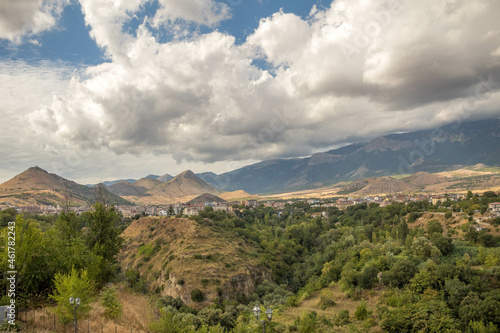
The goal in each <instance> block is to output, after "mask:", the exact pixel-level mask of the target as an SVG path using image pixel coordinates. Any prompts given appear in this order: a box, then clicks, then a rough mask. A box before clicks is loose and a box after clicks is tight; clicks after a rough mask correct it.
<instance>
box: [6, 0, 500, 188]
mask: <svg viewBox="0 0 500 333" xmlns="http://www.w3.org/2000/svg"><path fill="white" fill-rule="evenodd" d="M498 12H500V2H498V1H496V0H484V1H482V2H470V1H469V2H466V1H451V0H422V1H418V2H416V1H410V0H383V1H377V2H370V1H365V0H337V1H335V2H332V1H329V0H317V1H298V0H296V1H286V0H151V1H146V0H121V1H102V0H23V1H22V2H20V1H16V0H9V1H2V2H0V99H1V100H2V103H1V104H0V118H1V119H2V122H0V142H1V144H0V156H2V159H1V160H0V182H1V181H5V180H7V179H9V178H11V177H13V176H15V175H16V174H18V173H20V172H22V171H23V170H25V169H27V168H28V167H30V166H33V165H39V166H41V167H42V168H44V169H46V170H48V171H50V172H54V173H57V174H60V175H62V176H64V177H66V178H70V179H74V180H77V181H79V182H82V183H92V182H97V181H102V180H110V179H117V178H140V177H143V176H145V175H148V174H160V175H161V174H165V173H169V174H172V175H175V174H177V173H180V172H182V171H184V170H186V169H191V170H193V171H195V172H205V171H213V172H216V173H224V172H228V171H231V170H234V169H236V168H238V167H241V166H244V165H247V164H249V163H254V162H257V161H262V160H269V159H274V158H293V157H301V156H308V155H310V154H313V153H315V152H320V151H327V150H329V149H331V148H334V147H339V146H342V145H346V144H349V143H352V142H357V141H367V140H371V139H373V138H375V137H377V136H380V135H386V134H389V133H395V132H404V131H413V130H420V129H431V128H437V127H440V126H443V125H445V124H448V123H451V122H454V121H465V120H475V119H484V118H497V117H499V115H500V113H499V110H500V83H498V82H500V23H499V21H498V17H497V16H498V15H497V13H498ZM13 129H14V130H13Z"/></svg>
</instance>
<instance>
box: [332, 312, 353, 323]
mask: <svg viewBox="0 0 500 333" xmlns="http://www.w3.org/2000/svg"><path fill="white" fill-rule="evenodd" d="M334 322H335V325H337V326H343V325H347V324H349V322H350V318H349V310H342V311H340V312H339V314H338V315H337V317H335V320H334Z"/></svg>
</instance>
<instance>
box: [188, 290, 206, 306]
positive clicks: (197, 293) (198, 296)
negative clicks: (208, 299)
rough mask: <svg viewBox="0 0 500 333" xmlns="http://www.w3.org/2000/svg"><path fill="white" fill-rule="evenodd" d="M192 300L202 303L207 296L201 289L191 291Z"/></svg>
mask: <svg viewBox="0 0 500 333" xmlns="http://www.w3.org/2000/svg"><path fill="white" fill-rule="evenodd" d="M191 300H192V301H193V302H198V303H201V302H203V301H204V300H205V294H204V293H203V292H202V291H201V290H200V289H193V290H191Z"/></svg>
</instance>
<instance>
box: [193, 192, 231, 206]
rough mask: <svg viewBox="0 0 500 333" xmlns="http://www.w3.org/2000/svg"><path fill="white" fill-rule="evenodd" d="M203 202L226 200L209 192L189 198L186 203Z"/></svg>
mask: <svg viewBox="0 0 500 333" xmlns="http://www.w3.org/2000/svg"><path fill="white" fill-rule="evenodd" d="M204 202H226V200H224V199H221V198H220V197H218V196H215V195H213V194H210V193H203V194H202V195H199V196H197V197H196V198H194V199H191V200H189V201H188V202H187V203H189V204H196V203H204Z"/></svg>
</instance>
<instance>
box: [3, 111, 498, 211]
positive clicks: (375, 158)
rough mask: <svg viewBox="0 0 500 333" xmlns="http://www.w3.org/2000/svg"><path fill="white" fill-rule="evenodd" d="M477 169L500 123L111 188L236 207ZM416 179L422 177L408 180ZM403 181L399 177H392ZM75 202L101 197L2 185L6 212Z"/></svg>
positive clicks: (398, 188)
mask: <svg viewBox="0 0 500 333" xmlns="http://www.w3.org/2000/svg"><path fill="white" fill-rule="evenodd" d="M473 165H475V166H476V167H477V166H481V167H482V168H484V167H486V166H500V120H498V119H493V120H491V119H490V120H486V121H475V122H468V123H462V124H460V125H458V126H457V125H456V124H452V125H448V126H444V127H442V128H439V129H436V130H426V131H418V132H411V133H403V134H391V135H387V136H382V137H379V138H376V139H374V140H372V141H370V142H367V143H356V144H352V145H349V146H346V147H342V148H339V149H334V150H330V151H327V152H323V153H316V154H313V155H312V156H310V157H307V158H292V159H276V160H270V161H263V162H260V163H256V164H252V165H248V166H245V167H243V168H240V169H237V170H234V171H231V172H227V173H223V174H220V175H217V174H215V173H213V172H204V173H199V174H194V173H193V172H191V171H189V170H187V171H184V172H182V173H180V174H179V175H177V176H176V177H172V176H171V175H169V174H165V175H163V176H157V175H148V176H146V177H144V178H141V179H139V180H134V179H125V180H118V181H111V182H105V183H104V184H109V185H108V186H107V187H106V189H107V190H108V191H109V193H108V194H109V197H110V199H111V201H112V202H113V203H115V204H129V203H136V204H165V203H175V202H187V201H189V200H191V199H193V198H195V197H197V196H199V195H202V194H205V193H208V194H211V195H215V196H219V197H220V198H223V199H224V200H228V201H231V200H238V199H240V198H250V197H251V194H256V193H260V194H262V193H264V194H272V193H284V192H294V191H301V190H315V189H318V190H321V189H322V188H325V186H330V185H333V184H338V185H336V186H338V187H339V191H338V192H335V193H338V194H349V193H355V194H357V195H358V194H359V195H364V194H368V193H394V192H405V191H415V190H418V189H419V188H420V189H423V187H422V186H423V185H426V186H427V185H432V184H437V183H443V182H449V181H450V178H449V177H448V178H447V177H444V178H443V176H433V175H430V174H429V173H437V172H445V171H448V170H456V169H460V168H464V167H465V166H473ZM411 174H415V175H413V176H412V177H410V178H406V179H403V178H404V177H405V176H409V175H411ZM395 175H398V176H399V177H392V178H388V177H387V176H395ZM453 177H454V176H452V177H451V178H453ZM488 177H490V178H489V179H487V182H488V185H491V184H493V185H494V184H496V182H497V178H495V177H496V176H488ZM394 178H399V179H400V180H396V179H394ZM367 179H368V180H367ZM472 185H473V184H469V183H468V182H462V183H460V184H459V183H457V184H447V185H446V186H447V187H445V188H446V189H447V188H449V189H454V188H457V189H458V188H470V187H471V186H472ZM450 186H451V187H450ZM435 188H436V189H437V188H438V187H435ZM249 193H251V194H249ZM68 197H71V200H72V202H73V203H74V204H84V203H85V204H88V203H89V202H91V201H92V199H93V198H94V190H93V189H92V188H91V187H89V186H84V185H79V184H77V183H75V182H73V181H70V180H67V179H64V178H62V177H60V176H58V175H55V174H50V173H48V172H47V171H45V170H43V169H41V168H39V167H33V168H29V169H28V170H26V171H24V172H22V173H21V174H19V175H17V176H15V177H14V178H12V179H11V180H9V181H7V182H5V183H3V184H0V205H2V204H3V205H31V204H46V205H56V204H58V203H62V202H64V201H67V200H68Z"/></svg>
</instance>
